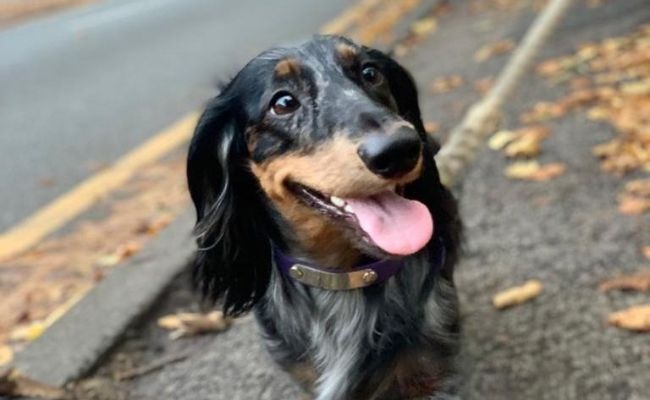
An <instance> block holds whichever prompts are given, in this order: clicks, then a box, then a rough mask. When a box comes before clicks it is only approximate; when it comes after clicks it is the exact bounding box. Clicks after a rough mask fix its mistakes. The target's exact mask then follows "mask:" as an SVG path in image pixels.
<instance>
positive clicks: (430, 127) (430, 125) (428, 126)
mask: <svg viewBox="0 0 650 400" xmlns="http://www.w3.org/2000/svg"><path fill="white" fill-rule="evenodd" d="M438 129H440V125H439V124H438V123H437V122H434V121H427V122H425V123H424V130H425V131H426V132H427V133H428V134H432V133H436V132H438Z"/></svg>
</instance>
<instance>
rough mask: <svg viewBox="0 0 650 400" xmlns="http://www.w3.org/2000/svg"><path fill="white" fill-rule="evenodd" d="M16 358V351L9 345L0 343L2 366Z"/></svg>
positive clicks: (0, 361)
mask: <svg viewBox="0 0 650 400" xmlns="http://www.w3.org/2000/svg"><path fill="white" fill-rule="evenodd" d="M13 359H14V351H13V349H12V348H11V347H9V346H7V345H4V344H3V345H0V367H2V366H3V365H7V364H9V363H10V362H11V361H12V360H13Z"/></svg>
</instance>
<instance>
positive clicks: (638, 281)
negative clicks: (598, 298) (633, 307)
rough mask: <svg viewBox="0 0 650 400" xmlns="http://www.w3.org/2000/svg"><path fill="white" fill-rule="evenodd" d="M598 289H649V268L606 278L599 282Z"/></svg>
mask: <svg viewBox="0 0 650 400" xmlns="http://www.w3.org/2000/svg"><path fill="white" fill-rule="evenodd" d="M599 289H600V290H601V291H603V292H607V291H609V290H614V289H620V290H634V291H637V292H646V291H648V290H650V269H648V270H641V271H638V272H636V273H634V274H631V275H621V276H617V277H615V278H612V279H608V280H606V281H604V282H602V283H601V284H600V286H599Z"/></svg>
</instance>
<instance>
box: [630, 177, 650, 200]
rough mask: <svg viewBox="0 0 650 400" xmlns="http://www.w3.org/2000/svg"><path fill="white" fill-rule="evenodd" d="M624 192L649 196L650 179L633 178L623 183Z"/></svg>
mask: <svg viewBox="0 0 650 400" xmlns="http://www.w3.org/2000/svg"><path fill="white" fill-rule="evenodd" d="M625 192H626V193H628V194H630V195H632V196H639V197H649V198H650V179H635V180H633V181H629V182H628V183H626V184H625Z"/></svg>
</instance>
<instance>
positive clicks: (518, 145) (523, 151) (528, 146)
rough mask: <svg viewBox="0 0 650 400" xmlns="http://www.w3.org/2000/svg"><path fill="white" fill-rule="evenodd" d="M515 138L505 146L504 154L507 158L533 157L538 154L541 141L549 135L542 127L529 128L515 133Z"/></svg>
mask: <svg viewBox="0 0 650 400" xmlns="http://www.w3.org/2000/svg"><path fill="white" fill-rule="evenodd" d="M515 133H516V134H517V136H516V137H515V139H514V140H512V141H511V142H510V143H508V144H507V145H506V146H505V149H504V153H505V154H506V155H507V156H508V157H533V156H536V155H538V154H539V153H540V150H541V143H542V140H544V139H546V138H547V137H548V136H549V135H550V131H549V130H548V129H547V128H545V127H543V126H539V125H536V126H530V127H525V128H522V129H519V130H517V131H516V132H515Z"/></svg>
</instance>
